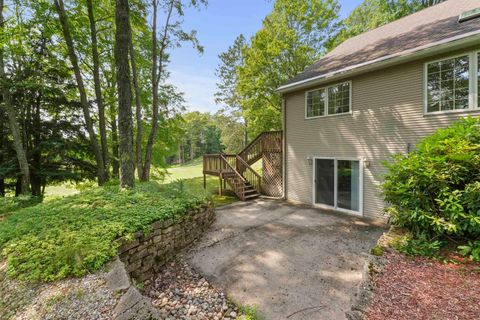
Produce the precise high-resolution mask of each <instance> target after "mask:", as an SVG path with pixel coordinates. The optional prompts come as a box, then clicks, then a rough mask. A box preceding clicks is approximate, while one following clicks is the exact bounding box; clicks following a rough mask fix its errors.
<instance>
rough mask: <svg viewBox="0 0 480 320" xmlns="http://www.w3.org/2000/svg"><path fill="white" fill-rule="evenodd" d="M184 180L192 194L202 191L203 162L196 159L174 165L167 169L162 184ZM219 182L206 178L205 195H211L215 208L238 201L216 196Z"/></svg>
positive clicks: (211, 177)
mask: <svg viewBox="0 0 480 320" xmlns="http://www.w3.org/2000/svg"><path fill="white" fill-rule="evenodd" d="M182 179H186V181H185V185H186V187H187V189H189V190H190V191H191V192H193V193H198V192H201V191H203V160H202V158H197V159H195V160H193V161H190V162H187V163H185V164H183V165H175V166H171V167H169V168H167V174H166V176H165V181H164V183H171V182H173V181H177V180H182ZM218 188H219V182H218V178H217V177H213V176H207V193H208V194H209V195H211V197H212V200H213V203H214V204H215V206H223V205H227V204H230V203H233V202H235V201H237V200H238V199H237V198H236V197H235V196H233V195H231V196H229V195H226V196H219V195H218Z"/></svg>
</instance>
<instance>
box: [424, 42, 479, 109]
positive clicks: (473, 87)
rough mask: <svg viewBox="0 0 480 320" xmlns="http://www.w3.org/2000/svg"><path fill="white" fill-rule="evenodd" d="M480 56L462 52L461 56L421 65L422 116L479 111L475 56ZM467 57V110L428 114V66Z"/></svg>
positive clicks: (477, 53) (476, 61)
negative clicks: (468, 75) (468, 76)
mask: <svg viewBox="0 0 480 320" xmlns="http://www.w3.org/2000/svg"><path fill="white" fill-rule="evenodd" d="M478 55H480V52H476V51H469V52H464V53H461V54H456V55H453V56H448V57H443V58H441V59H436V60H432V61H428V62H425V63H424V65H423V115H424V116H429V115H438V114H449V113H466V112H472V111H479V110H480V109H479V108H480V106H479V105H478V99H477V97H478V94H479V93H478V92H477V89H478V86H477V82H478V76H477V72H478V71H477V70H478V66H477V65H478V58H477V56H478ZM464 56H468V59H469V74H470V79H469V80H468V83H469V94H468V108H467V109H457V110H444V111H434V112H428V65H429V64H431V63H435V62H440V61H444V60H448V59H454V58H458V57H464Z"/></svg>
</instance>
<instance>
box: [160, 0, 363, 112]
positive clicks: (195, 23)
mask: <svg viewBox="0 0 480 320" xmlns="http://www.w3.org/2000/svg"><path fill="white" fill-rule="evenodd" d="M339 2H340V4H341V7H342V9H341V13H340V14H341V16H342V17H345V16H347V15H348V13H349V12H350V11H351V10H353V8H355V7H356V6H357V5H358V4H360V3H361V2H362V1H361V0H340V1H339ZM272 6H273V1H268V0H209V1H208V6H207V8H205V7H203V8H202V9H200V10H197V9H188V10H187V11H186V12H185V17H184V29H185V30H196V31H197V33H198V35H197V37H198V40H199V41H200V44H201V45H202V46H203V47H204V49H205V51H204V53H203V54H199V53H198V52H197V51H196V50H194V49H193V48H192V46H191V45H190V44H184V46H183V47H181V48H177V49H175V50H174V51H173V52H171V63H170V66H169V71H170V72H171V78H170V83H172V84H173V85H175V86H176V87H177V88H178V89H179V91H181V92H183V93H184V97H185V100H186V105H187V106H188V109H189V110H191V111H201V112H212V113H214V112H216V111H217V110H218V109H219V108H220V107H221V106H218V105H216V104H215V101H214V93H215V91H216V83H217V82H218V79H217V78H216V76H215V69H216V68H217V66H218V64H219V61H220V60H219V58H218V55H219V54H220V53H222V52H224V51H226V50H227V49H228V47H229V46H230V45H231V44H232V43H233V41H234V40H235V38H236V37H237V36H238V35H239V34H241V33H242V34H243V35H244V36H245V37H247V38H249V37H250V36H252V35H253V34H254V33H255V32H256V31H257V30H259V29H260V28H261V26H262V20H263V18H265V16H266V15H267V14H268V13H269V12H270V11H271V9H272Z"/></svg>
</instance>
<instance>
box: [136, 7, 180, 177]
mask: <svg viewBox="0 0 480 320" xmlns="http://www.w3.org/2000/svg"><path fill="white" fill-rule="evenodd" d="M152 5H153V29H152V46H153V50H152V60H153V68H152V129H151V131H150V134H149V135H148V141H147V145H146V147H145V164H144V166H143V176H142V179H141V180H142V181H148V180H149V179H150V168H151V165H152V152H153V144H154V142H155V137H156V136H157V131H158V113H159V100H158V86H159V83H160V79H161V76H162V66H163V52H164V50H165V46H166V42H167V36H168V29H169V26H170V18H171V16H172V11H173V8H174V5H175V1H173V0H172V1H170V4H169V10H168V14H167V19H166V22H165V26H164V29H163V35H162V40H161V43H160V52H158V50H157V48H158V40H157V31H156V30H157V9H158V8H157V7H158V1H157V0H152ZM157 71H158V72H157Z"/></svg>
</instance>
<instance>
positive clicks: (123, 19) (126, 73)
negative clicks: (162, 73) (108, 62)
mask: <svg viewBox="0 0 480 320" xmlns="http://www.w3.org/2000/svg"><path fill="white" fill-rule="evenodd" d="M115 12H116V14H115V21H116V28H117V30H116V33H115V44H116V45H115V64H116V70H117V88H118V129H119V130H118V132H119V138H120V145H119V158H120V186H121V187H123V188H133V187H134V185H135V164H134V161H133V121H132V100H131V99H132V97H131V86H130V66H129V61H128V60H129V59H128V53H129V44H130V41H129V38H130V23H129V19H130V13H129V7H128V0H117V5H116V10H115Z"/></svg>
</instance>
